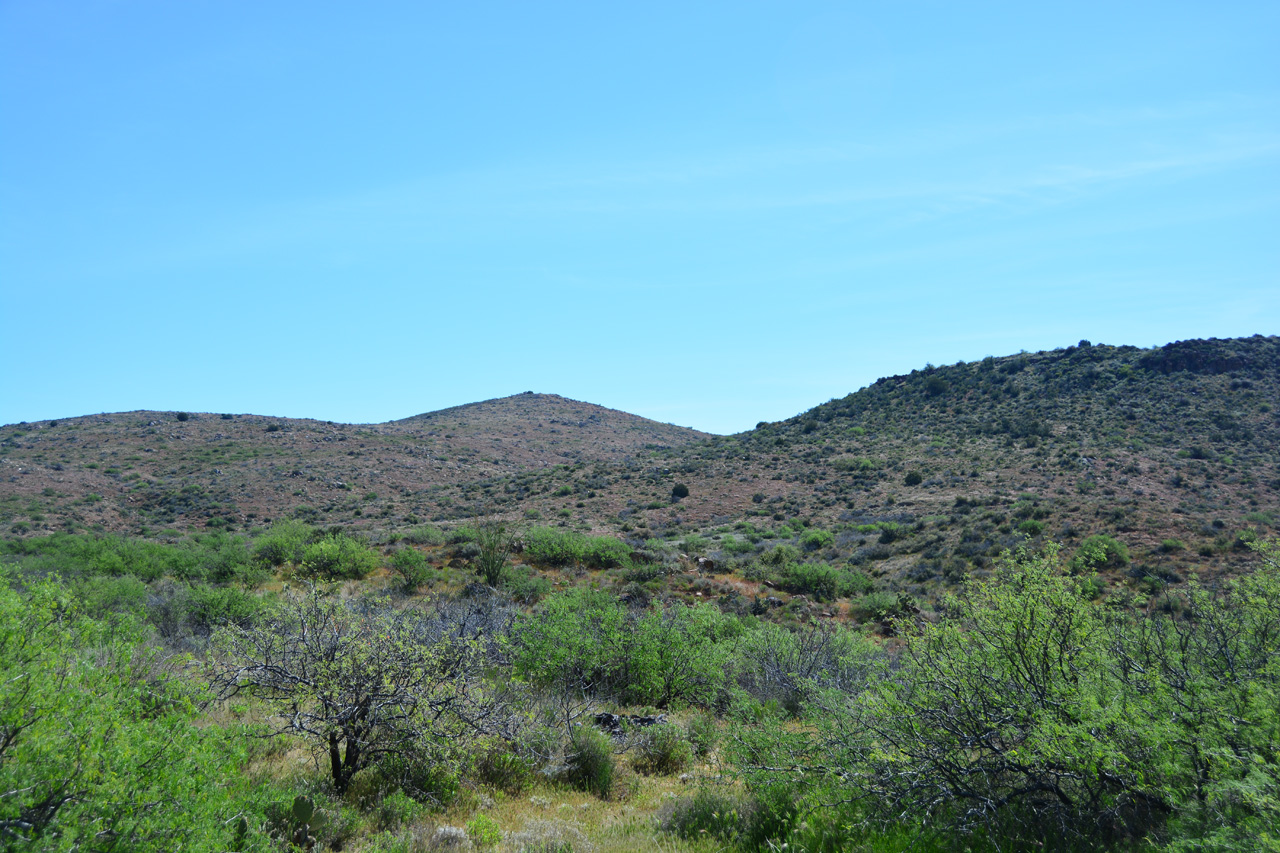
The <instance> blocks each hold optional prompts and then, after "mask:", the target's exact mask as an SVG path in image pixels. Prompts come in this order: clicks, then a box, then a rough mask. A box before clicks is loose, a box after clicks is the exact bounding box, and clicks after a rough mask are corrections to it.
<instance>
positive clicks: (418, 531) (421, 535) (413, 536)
mask: <svg viewBox="0 0 1280 853" xmlns="http://www.w3.org/2000/svg"><path fill="white" fill-rule="evenodd" d="M402 538H403V539H404V541H405V542H408V543H410V544H412V545H443V544H444V542H445V535H444V533H443V532H442V531H441V530H440V529H439V528H438V527H415V528H413V529H412V530H409V531H408V532H406V533H404V534H402Z"/></svg>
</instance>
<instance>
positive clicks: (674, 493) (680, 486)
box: [671, 483, 689, 501]
mask: <svg viewBox="0 0 1280 853" xmlns="http://www.w3.org/2000/svg"><path fill="white" fill-rule="evenodd" d="M687 497H689V487H688V486H686V485H685V484H684V483H676V484H675V485H674V486H672V487H671V500H673V501H678V500H682V499H684V498H687Z"/></svg>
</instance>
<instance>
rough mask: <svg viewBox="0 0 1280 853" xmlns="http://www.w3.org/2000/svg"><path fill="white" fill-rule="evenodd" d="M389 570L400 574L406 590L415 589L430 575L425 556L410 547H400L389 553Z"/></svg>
mask: <svg viewBox="0 0 1280 853" xmlns="http://www.w3.org/2000/svg"><path fill="white" fill-rule="evenodd" d="M391 570H392V571H393V572H395V573H396V574H397V575H399V576H400V579H401V581H402V582H403V585H404V589H405V591H406V592H413V591H415V590H417V589H418V587H420V586H422V585H423V584H424V583H426V582H427V577H428V576H429V575H430V569H429V568H428V566H427V558H426V557H425V556H424V555H423V553H422V552H421V551H415V550H413V549H412V548H401V549H400V550H398V551H396V552H395V553H394V554H392V555H391Z"/></svg>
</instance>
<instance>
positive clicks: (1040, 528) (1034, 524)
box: [1018, 518, 1044, 536]
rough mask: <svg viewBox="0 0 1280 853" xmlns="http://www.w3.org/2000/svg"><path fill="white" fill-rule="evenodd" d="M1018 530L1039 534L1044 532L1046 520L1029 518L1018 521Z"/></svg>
mask: <svg viewBox="0 0 1280 853" xmlns="http://www.w3.org/2000/svg"><path fill="white" fill-rule="evenodd" d="M1018 532H1019V533H1025V534H1027V535H1028V536H1039V535H1040V534H1041V533H1043V532H1044V522H1041V521H1036V520H1035V519H1034V518H1028V519H1027V520H1025V521H1022V522H1019V523H1018Z"/></svg>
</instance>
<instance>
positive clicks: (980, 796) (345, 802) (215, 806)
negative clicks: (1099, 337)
mask: <svg viewBox="0 0 1280 853" xmlns="http://www.w3.org/2000/svg"><path fill="white" fill-rule="evenodd" d="M1278 406H1280V338H1278V337H1275V336H1261V335H1255V336H1254V337H1251V338H1239V339H1231V340H1217V339H1211V340H1189V341H1182V342H1178V343H1174V344H1169V345H1167V346H1164V347H1158V348H1153V349H1142V348H1137V347H1131V346H1111V345H1106V344H1101V343H1097V344H1094V343H1090V342H1088V341H1081V342H1080V343H1079V344H1078V345H1076V346H1072V347H1068V348H1065V349H1060V350H1054V351H1048V352H1036V353H1027V352H1023V353H1018V354H1015V355H1009V356H1004V357H991V358H986V359H983V360H981V361H977V362H971V363H959V364H954V365H944V366H933V365H924V366H922V367H921V368H920V369H918V370H914V371H912V372H911V373H910V374H908V375H901V376H893V377H886V378H883V379H880V380H879V381H877V382H875V383H874V384H872V385H870V386H868V387H866V388H863V389H861V390H859V391H857V392H854V393H851V394H849V395H848V396H846V397H843V398H840V399H833V400H831V401H829V402H826V403H822V404H820V405H816V406H814V407H813V408H812V409H810V410H808V411H806V412H804V413H801V414H798V415H796V416H795V417H792V418H789V419H787V420H784V421H778V422H762V423H760V424H758V425H757V426H756V427H755V428H754V429H752V430H749V431H746V432H743V433H739V434H736V435H727V436H722V435H710V434H707V433H702V432H698V431H696V430H693V429H688V428H685V427H679V426H674V425H671V424H661V423H656V422H654V421H650V420H646V419H644V418H641V417H638V416H635V415H631V414H627V413H624V412H620V411H616V410H612V409H607V408H603V407H601V406H598V405H594V404H591V403H585V402H578V401H574V400H569V399H565V398H563V397H559V396H555V395H551V394H541V393H532V392H528V393H524V394H518V395H515V396H512V397H506V398H502V399H497V400H489V401H485V402H479V403H473V404H469V405H464V406H458V407H455V408H451V409H445V410H441V411H435V412H429V413H425V414H421V415H417V416H413V417H409V418H405V419H403V420H398V421H392V422H388V423H382V424H341V423H332V422H325V421H314V420H302V419H292V418H284V417H277V416H271V415H257V414H243V413H234V412H231V413H221V412H214V413H209V412H159V411H137V412H124V413H114V414H95V415H86V416H83V417H73V418H64V419H59V420H57V421H41V422H32V423H22V424H10V425H6V426H3V427H0V530H2V531H3V536H4V539H3V541H2V542H0V556H2V560H3V562H2V566H3V571H4V579H5V583H4V584H3V585H0V586H2V589H0V614H2V615H0V839H3V846H4V847H5V849H13V850H50V851H54V850H57V851H64V850H65V851H72V850H75V851H81V850H83V851H90V850H94V851H96V850H103V851H106V850H120V851H126V850H127V851H150V850H155V851H170V850H184V851H185V850H190V851H289V850H346V851H369V853H372V851H385V853H391V851H404V853H409V851H434V850H478V851H511V853H585V852H586V851H599V853H606V852H607V851H631V850H662V851H672V852H673V853H674V851H691V853H692V852H693V851H768V850H782V849H786V850H794V851H843V850H865V851H899V850H901V851H906V850H921V851H928V850H938V851H943V850H948V851H949V850H970V851H974V853H979V851H1023V850H1026V851H1031V850H1037V851H1040V850H1056V851H1083V850H1169V851H1184V850H1185V851H1191V850H1266V849H1270V850H1280V545H1277V539H1276V537H1277V532H1278V529H1280V453H1277V447H1280V409H1277V407H1278Z"/></svg>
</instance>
